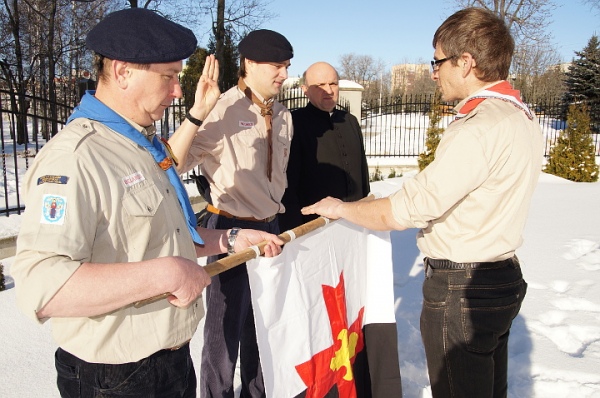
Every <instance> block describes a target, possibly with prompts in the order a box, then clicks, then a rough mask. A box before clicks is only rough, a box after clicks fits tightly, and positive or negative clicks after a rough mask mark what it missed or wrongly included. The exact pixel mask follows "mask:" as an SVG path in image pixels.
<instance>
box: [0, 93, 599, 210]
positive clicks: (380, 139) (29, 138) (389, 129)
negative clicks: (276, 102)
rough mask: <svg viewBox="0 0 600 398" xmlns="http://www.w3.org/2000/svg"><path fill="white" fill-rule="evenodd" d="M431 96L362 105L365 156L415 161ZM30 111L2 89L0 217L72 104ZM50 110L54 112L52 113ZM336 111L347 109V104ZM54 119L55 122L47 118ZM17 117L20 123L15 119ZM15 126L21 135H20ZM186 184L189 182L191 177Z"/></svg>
mask: <svg viewBox="0 0 600 398" xmlns="http://www.w3.org/2000/svg"><path fill="white" fill-rule="evenodd" d="M279 99H280V101H281V102H282V103H283V104H284V105H286V106H288V108H290V109H296V108H300V107H303V106H305V105H306V102H307V100H306V98H305V96H304V95H303V94H302V93H301V92H300V91H298V89H296V90H295V91H289V92H285V93H283V94H282V95H281V96H280V97H279ZM431 100H432V98H431V96H414V97H399V98H382V99H381V100H379V101H376V103H374V104H370V105H369V104H364V105H363V109H362V118H361V126H362V129H363V134H364V137H365V149H366V152H367V156H369V157H415V156H418V155H419V154H420V153H421V152H423V150H424V148H425V139H426V132H427V128H428V127H429V116H428V112H429V109H430V107H431ZM27 103H28V104H29V107H28V109H27V112H26V116H25V117H24V118H23V116H22V115H19V113H18V112H16V111H15V110H14V109H16V108H15V105H14V104H15V98H14V96H13V94H12V93H10V92H8V91H3V90H0V120H1V123H0V144H1V148H0V149H1V154H0V156H1V158H2V170H3V174H2V179H1V180H0V184H1V185H0V213H4V214H6V215H9V214H13V213H19V214H20V212H21V211H22V210H23V209H24V204H23V201H22V197H21V189H20V185H21V181H22V178H23V176H24V174H25V172H26V170H27V169H28V168H29V165H30V164H31V162H32V161H33V157H34V156H35V154H36V153H37V152H38V150H39V149H41V147H42V146H43V145H44V144H45V143H46V142H47V141H48V140H49V139H50V138H51V135H52V132H53V131H58V130H60V129H61V128H62V127H63V126H64V124H65V122H66V120H67V118H68V116H69V115H70V114H71V111H72V106H69V105H64V103H54V104H51V103H49V101H47V100H44V99H42V98H39V97H36V96H35V95H28V96H27ZM51 107H53V109H52V112H50V109H51ZM339 107H340V108H342V109H345V110H349V104H348V103H342V104H341V105H339ZM531 108H532V109H533V110H535V112H536V114H537V115H538V117H539V120H540V124H541V126H542V131H543V133H544V137H545V140H546V150H545V155H546V156H548V154H549V151H550V147H551V146H552V144H553V143H554V142H555V141H556V139H557V138H558V136H559V134H560V132H561V131H562V130H563V129H564V128H565V124H566V123H565V121H564V109H563V108H561V104H560V102H559V101H558V100H557V101H554V102H550V103H546V104H537V105H535V106H533V105H532V106H531ZM451 109H452V106H451V105H445V106H444V109H443V111H444V112H443V117H442V120H441V122H440V127H443V128H445V127H447V126H448V124H449V123H450V122H451V121H452V120H453V116H452V114H451ZM185 113H186V108H185V104H184V102H183V101H179V100H177V101H174V103H173V105H172V106H171V107H170V108H168V109H167V110H166V111H165V117H164V118H163V120H162V121H161V122H159V123H157V126H156V127H157V130H158V131H159V133H160V134H161V135H162V136H163V137H165V138H168V137H169V136H170V135H171V134H173V132H174V131H175V130H176V129H177V127H178V126H179V125H180V123H181V122H182V120H183V118H184V117H185ZM53 114H55V115H57V116H56V117H55V118H53V117H52V116H50V115H53ZM19 118H21V119H19ZM19 128H20V129H21V130H23V129H24V132H23V131H22V132H21V133H19V132H18V130H19ZM593 140H594V143H595V145H596V156H600V142H599V141H600V134H593ZM184 180H185V181H191V180H192V179H191V178H190V176H189V175H186V176H184Z"/></svg>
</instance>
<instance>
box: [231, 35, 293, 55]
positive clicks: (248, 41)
mask: <svg viewBox="0 0 600 398" xmlns="http://www.w3.org/2000/svg"><path fill="white" fill-rule="evenodd" d="M238 50H239V52H240V54H241V55H243V56H244V57H246V58H247V59H250V60H252V61H256V62H282V61H287V60H288V59H292V57H293V56H294V49H293V48H292V45H291V44H290V42H289V41H288V40H287V39H286V38H285V37H284V36H283V35H282V34H281V33H277V32H274V31H272V30H268V29H260V30H254V31H252V32H250V33H248V35H247V36H246V37H244V38H243V39H242V41H240V44H239V46H238Z"/></svg>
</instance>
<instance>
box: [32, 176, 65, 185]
mask: <svg viewBox="0 0 600 398" xmlns="http://www.w3.org/2000/svg"><path fill="white" fill-rule="evenodd" d="M68 181H69V177H67V176H50V175H46V176H41V177H40V178H38V180H37V184H38V185H42V184H45V183H49V184H66V183H67V182H68Z"/></svg>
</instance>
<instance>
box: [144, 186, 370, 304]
mask: <svg viewBox="0 0 600 398" xmlns="http://www.w3.org/2000/svg"><path fill="white" fill-rule="evenodd" d="M373 199H375V196H374V195H373V194H370V195H369V196H367V197H365V198H363V199H361V200H360V201H361V202H362V201H369V200H373ZM328 223H329V219H328V218H325V217H319V218H316V219H314V220H312V221H309V222H307V223H305V224H302V225H299V226H297V227H296V228H292V229H291V230H289V231H285V232H283V233H281V234H279V235H278V237H279V239H281V240H282V241H283V243H284V244H286V243H289V242H291V241H292V240H294V239H296V238H299V237H301V236H303V235H306V234H308V233H310V232H312V231H314V230H315V229H317V228H321V227H322V226H324V225H326V224H328ZM267 244H268V241H266V240H264V241H262V242H260V243H259V244H257V245H255V246H252V247H249V248H247V249H244V250H242V251H241V252H239V253H235V254H232V255H231V256H227V257H223V258H221V259H219V260H217V261H214V262H212V263H210V264H206V265H205V266H204V269H205V270H206V272H207V273H208V275H209V276H211V277H213V276H215V275H218V274H220V273H221V272H224V271H227V270H229V269H231V268H233V267H237V266H238V265H240V264H243V263H245V262H246V261H249V260H252V259H254V258H256V257H258V256H262V255H263V254H265V246H266V245H267ZM170 295H171V293H163V294H159V295H158V296H154V297H150V298H147V299H144V300H140V301H136V302H135V303H134V304H133V305H134V307H135V308H140V307H142V306H144V305H146V304H149V303H153V302H155V301H158V300H162V299H165V298H167V297H169V296H170Z"/></svg>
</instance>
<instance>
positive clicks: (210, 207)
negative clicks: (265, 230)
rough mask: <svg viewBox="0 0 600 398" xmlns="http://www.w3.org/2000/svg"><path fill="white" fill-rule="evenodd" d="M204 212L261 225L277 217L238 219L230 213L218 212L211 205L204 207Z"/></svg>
mask: <svg viewBox="0 0 600 398" xmlns="http://www.w3.org/2000/svg"><path fill="white" fill-rule="evenodd" d="M206 211H208V212H209V213H213V214H217V215H219V216H223V217H227V218H233V219H236V220H242V221H253V222H262V223H267V222H271V221H273V220H274V219H275V217H277V214H275V215H272V216H271V217H267V218H262V219H258V218H254V217H238V216H234V215H233V214H231V213H228V212H226V211H225V210H219V209H217V208H216V207H214V206H213V205H211V204H210V203H209V204H207V205H206Z"/></svg>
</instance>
